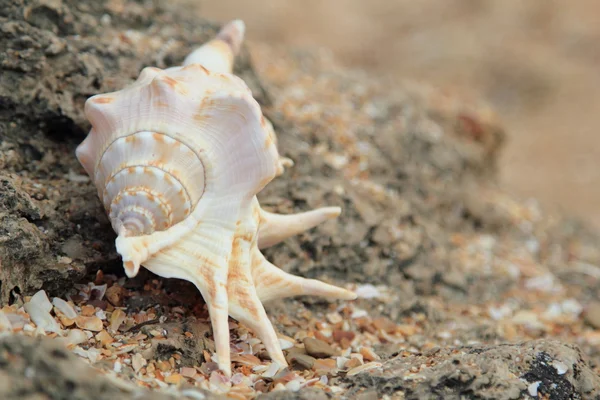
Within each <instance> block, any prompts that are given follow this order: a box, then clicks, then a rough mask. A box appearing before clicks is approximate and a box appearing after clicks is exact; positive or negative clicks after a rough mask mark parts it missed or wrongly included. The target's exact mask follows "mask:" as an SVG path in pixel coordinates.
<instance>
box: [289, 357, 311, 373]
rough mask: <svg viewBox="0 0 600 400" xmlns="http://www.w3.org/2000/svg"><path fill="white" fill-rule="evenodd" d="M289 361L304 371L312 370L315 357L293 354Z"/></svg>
mask: <svg viewBox="0 0 600 400" xmlns="http://www.w3.org/2000/svg"><path fill="white" fill-rule="evenodd" d="M289 361H290V363H292V364H296V365H297V366H299V367H301V368H303V369H311V368H312V367H313V365H314V364H315V359H314V358H313V357H311V356H309V355H307V354H302V353H294V354H292V355H291V356H289Z"/></svg>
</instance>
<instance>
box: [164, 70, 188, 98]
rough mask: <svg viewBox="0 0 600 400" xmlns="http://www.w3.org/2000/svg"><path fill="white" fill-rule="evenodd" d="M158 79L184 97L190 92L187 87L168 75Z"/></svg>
mask: <svg viewBox="0 0 600 400" xmlns="http://www.w3.org/2000/svg"><path fill="white" fill-rule="evenodd" d="M157 79H159V80H160V81H161V82H164V83H165V84H167V86H169V87H170V88H172V89H173V90H175V91H176V92H177V93H180V94H182V95H186V94H188V90H187V89H186V88H185V85H182V84H181V82H179V81H178V80H177V79H175V78H171V77H170V76H168V75H160V76H158V77H157Z"/></svg>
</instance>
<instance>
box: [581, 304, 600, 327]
mask: <svg viewBox="0 0 600 400" xmlns="http://www.w3.org/2000/svg"><path fill="white" fill-rule="evenodd" d="M584 318H585V322H587V323H588V324H589V325H590V326H591V327H592V328H594V329H600V302H597V301H595V302H593V303H590V305H588V306H587V307H586V310H585V317H584Z"/></svg>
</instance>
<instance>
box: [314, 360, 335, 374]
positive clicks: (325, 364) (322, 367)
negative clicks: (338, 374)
mask: <svg viewBox="0 0 600 400" xmlns="http://www.w3.org/2000/svg"><path fill="white" fill-rule="evenodd" d="M336 368H337V364H336V360H334V359H333V358H326V359H322V360H315V363H314V364H313V367H312V369H313V370H314V371H315V372H316V373H317V374H318V375H326V374H330V373H332V372H333V371H334V370H335V369H336Z"/></svg>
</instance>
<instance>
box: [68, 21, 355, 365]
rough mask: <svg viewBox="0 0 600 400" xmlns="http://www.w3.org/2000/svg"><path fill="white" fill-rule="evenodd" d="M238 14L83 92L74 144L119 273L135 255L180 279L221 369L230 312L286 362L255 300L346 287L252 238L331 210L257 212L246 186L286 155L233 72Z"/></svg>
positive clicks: (315, 220) (344, 295)
mask: <svg viewBox="0 0 600 400" xmlns="http://www.w3.org/2000/svg"><path fill="white" fill-rule="evenodd" d="M243 34H244V25H243V23H242V22H241V21H232V22H230V23H229V24H227V25H225V26H224V27H223V29H222V30H221V31H220V32H219V33H218V34H217V36H216V37H215V38H214V39H213V40H211V41H209V42H208V43H206V44H204V45H202V46H201V47H199V48H198V49H196V50H195V51H193V52H192V53H191V54H190V55H189V56H188V57H187V58H186V60H185V61H184V65H183V66H180V67H173V68H168V69H165V70H161V69H158V68H145V69H144V70H143V71H142V73H141V75H140V76H139V78H138V79H137V81H135V82H134V83H133V84H131V85H130V86H129V87H126V88H125V89H123V90H120V91H117V92H113V93H107V94H102V95H98V96H94V97H92V98H90V99H89V100H88V101H87V102H86V104H85V114H86V116H87V118H88V119H89V121H90V122H91V124H92V130H91V131H90V134H89V135H88V137H87V138H86V139H85V140H84V141H83V143H82V144H81V145H80V146H79V147H78V148H77V157H78V158H79V161H80V162H81V164H82V165H83V167H84V168H85V170H86V171H87V173H88V174H89V175H90V177H91V178H92V179H93V182H94V184H95V186H96V188H97V189H98V195H99V197H100V199H101V200H102V202H103V203H104V207H105V208H106V211H107V213H108V215H109V218H110V221H111V223H112V226H113V228H114V230H115V231H116V232H117V234H118V237H117V240H116V248H117V251H118V252H119V254H120V255H121V256H122V258H123V266H124V268H125V272H126V274H127V275H128V276H129V277H133V276H135V275H136V274H137V273H138V271H139V268H140V266H141V265H143V266H144V267H145V268H147V269H149V270H150V271H152V272H154V273H155V274H157V275H160V276H162V277H166V278H179V279H185V280H188V281H190V282H192V283H194V285H196V287H197V288H198V290H199V291H200V292H201V293H202V297H203V298H204V300H205V301H206V304H207V307H208V311H209V313H210V318H211V323H212V327H213V336H214V340H215V347H216V355H213V359H216V360H217V361H218V364H219V368H220V369H221V370H222V371H223V372H224V373H225V374H227V375H230V374H231V367H230V354H229V326H228V316H232V317H233V318H235V319H237V320H238V321H240V322H241V323H243V324H245V325H246V326H248V327H249V328H250V329H252V330H253V331H254V332H255V333H256V334H257V336H258V337H260V339H261V340H262V341H263V343H264V345H265V348H266V349H267V351H268V352H269V354H270V356H271V359H272V360H273V361H275V362H277V363H279V364H281V365H286V360H285V357H284V356H283V353H282V351H281V347H280V344H279V340H278V338H277V334H276V332H275V330H274V328H273V326H272V325H271V322H270V321H269V318H268V316H267V315H266V312H265V310H264V308H263V306H262V301H269V300H273V299H278V298H283V297H289V296H296V295H317V296H324V297H329V298H335V299H353V298H355V297H356V296H355V294H354V293H352V292H350V291H348V290H345V289H342V288H338V287H335V286H332V285H328V284H326V283H323V282H320V281H318V280H314V279H304V278H301V277H297V276H293V275H290V274H287V273H285V272H283V271H282V270H280V269H279V268H277V267H276V266H274V265H273V264H271V263H270V262H269V261H268V260H267V259H266V258H265V257H264V256H263V254H262V253H261V252H260V250H259V249H260V248H264V247H268V246H272V245H274V244H276V243H278V242H280V241H282V240H284V239H286V238H288V237H290V236H292V235H295V234H298V233H300V232H302V231H304V230H307V229H310V228H312V227H314V226H316V225H317V224H319V223H321V222H324V221H326V220H328V219H331V218H335V217H337V216H338V215H339V213H340V209H339V208H338V207H325V208H320V209H316V210H312V211H308V212H304V213H300V214H295V215H277V214H273V213H269V212H267V211H264V210H263V209H262V208H261V207H260V205H259V203H258V199H257V197H256V194H257V193H258V192H259V191H260V190H261V189H262V188H263V187H264V186H265V185H266V184H267V183H269V182H270V181H271V180H272V179H273V178H274V177H275V176H276V175H280V174H281V173H282V172H283V167H284V166H290V165H292V163H291V160H288V159H285V158H280V157H279V154H278V153H277V149H276V137H275V133H274V132H273V126H272V125H271V123H270V122H269V121H268V120H267V119H265V118H264V116H263V115H262V111H261V109H260V107H259V105H258V103H257V102H256V100H254V98H253V97H252V94H251V93H250V90H249V89H248V87H247V86H246V84H245V83H244V82H243V81H242V80H241V79H240V78H238V77H236V76H234V75H233V74H231V67H232V63H233V58H234V55H235V54H236V52H237V51H238V50H239V48H240V45H241V42H242V38H243Z"/></svg>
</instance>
